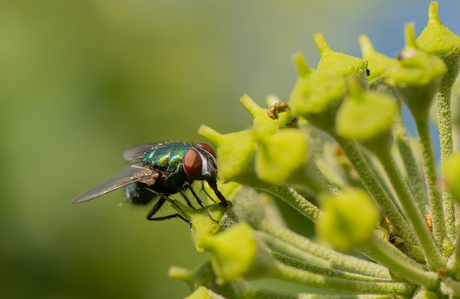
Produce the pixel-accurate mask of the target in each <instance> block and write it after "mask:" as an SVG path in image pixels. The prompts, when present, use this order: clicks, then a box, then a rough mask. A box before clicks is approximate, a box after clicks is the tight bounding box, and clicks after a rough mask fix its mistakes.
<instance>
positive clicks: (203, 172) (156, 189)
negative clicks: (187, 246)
mask: <svg viewBox="0 0 460 299" xmlns="http://www.w3.org/2000/svg"><path fill="white" fill-rule="evenodd" d="M123 157H124V158H125V159H126V160H128V161H131V162H134V163H133V164H131V165H130V166H129V167H127V168H126V169H124V170H122V171H121V172H119V173H117V174H115V175H114V176H112V177H110V178H108V179H107V180H105V181H103V182H102V183H100V184H98V185H97V186H95V187H93V188H92V189H90V190H88V191H86V192H85V193H83V194H81V195H80V196H78V197H77V198H75V199H74V200H72V203H80V202H85V201H88V200H91V199H94V198H97V197H99V196H102V195H104V194H106V193H109V192H112V191H115V190H117V189H120V188H123V187H125V196H126V198H127V199H128V200H129V201H130V202H132V203H134V204H138V205H147V204H149V203H150V202H151V201H152V200H153V199H155V198H159V199H158V201H157V202H156V203H155V205H154V206H153V207H152V209H151V210H150V211H149V213H148V214H147V220H154V221H155V220H164V219H170V218H174V217H179V218H181V219H182V220H184V221H186V222H188V223H189V224H190V227H192V223H191V221H190V218H189V217H188V216H187V214H186V213H185V212H184V211H183V210H182V209H181V208H180V207H179V206H178V205H177V204H176V203H175V201H174V200H172V199H170V198H169V197H168V196H169V195H171V194H175V193H181V194H182V195H183V193H182V192H183V191H186V190H187V189H190V191H191V192H192V194H193V196H194V197H195V199H196V201H197V202H198V204H199V205H200V206H201V207H202V208H203V209H204V210H205V211H206V213H207V215H208V216H209V218H211V219H212V220H213V221H215V222H217V221H216V220H215V219H213V218H212V217H211V215H210V214H209V212H208V211H207V210H206V208H205V207H204V206H203V203H202V201H201V199H200V198H199V197H198V195H197V194H196V193H195V191H194V190H193V188H192V187H191V185H192V183H193V182H194V181H196V180H199V181H206V182H207V183H208V184H209V186H210V187H211V188H212V189H213V190H214V193H215V194H216V196H217V198H219V200H220V201H221V202H220V204H221V205H222V206H224V207H227V206H228V201H227V199H225V197H224V196H223V195H222V193H221V192H220V191H219V190H218V189H217V161H216V155H215V153H214V150H213V149H212V147H210V146H209V145H207V144H206V143H196V144H191V143H187V142H179V141H171V142H163V143H150V144H142V145H139V146H135V147H133V148H130V149H127V150H126V151H125V152H124V153H123ZM184 198H185V199H186V201H187V204H188V205H189V206H191V207H192V208H193V206H192V205H191V203H190V201H189V200H188V199H187V197H186V196H185V195H184ZM166 201H168V202H170V203H171V204H173V205H175V206H176V207H177V208H178V209H179V210H180V211H181V212H182V214H183V216H182V215H180V214H173V215H168V216H163V217H153V216H154V215H155V213H156V212H158V210H159V209H160V208H161V206H162V205H163V204H164V203H165V202H166ZM184 216H185V218H184Z"/></svg>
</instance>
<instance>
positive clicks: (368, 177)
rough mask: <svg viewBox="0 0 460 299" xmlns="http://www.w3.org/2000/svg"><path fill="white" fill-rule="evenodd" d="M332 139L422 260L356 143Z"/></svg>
mask: <svg viewBox="0 0 460 299" xmlns="http://www.w3.org/2000/svg"><path fill="white" fill-rule="evenodd" d="M333 137H334V139H335V140H336V141H337V143H338V144H339V145H340V147H341V148H342V150H343V151H344V153H345V155H346V156H347V158H348V160H349V161H350V163H351V164H352V165H353V167H354V168H355V170H356V172H357V173H358V175H359V177H360V178H361V180H362V182H363V184H364V186H365V187H366V189H367V190H368V192H369V193H370V195H371V196H372V198H373V199H374V200H375V202H376V203H377V205H378V206H379V207H380V210H381V211H382V212H383V214H384V215H385V217H386V218H388V220H389V221H390V222H391V223H392V224H393V226H394V227H395V229H396V230H397V231H398V233H399V234H400V235H401V237H402V238H403V239H404V242H405V243H406V244H407V245H409V247H410V250H411V252H412V254H414V256H417V257H419V258H420V257H421V258H423V253H421V252H416V251H417V249H416V247H415V246H418V245H419V244H418V242H417V239H416V238H415V235H414V233H413V231H412V229H411V228H410V227H409V225H408V224H407V222H406V220H405V219H404V217H403V216H402V215H401V213H400V212H399V210H398V208H397V207H396V205H395V204H394V203H393V202H392V201H391V199H390V198H389V197H388V194H387V193H385V191H384V190H383V188H382V186H381V185H380V184H379V182H378V181H377V179H376V178H375V176H374V174H373V173H372V171H371V170H370V169H369V167H368V166H367V164H366V161H365V160H364V158H363V156H362V155H361V153H360V152H359V150H358V148H357V146H356V143H355V142H354V141H352V140H348V139H345V138H342V137H339V136H337V135H336V136H333ZM414 251H415V252H414Z"/></svg>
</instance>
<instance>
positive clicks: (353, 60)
mask: <svg viewBox="0 0 460 299" xmlns="http://www.w3.org/2000/svg"><path fill="white" fill-rule="evenodd" d="M313 38H314V39H315V43H316V46H317V47H318V50H319V53H320V54H321V59H320V61H319V63H318V70H323V71H327V72H330V73H334V74H338V75H341V76H342V77H344V78H349V77H356V78H357V79H358V81H359V83H360V85H361V88H362V89H364V90H367V89H368V87H369V86H368V83H367V63H366V61H364V60H362V59H361V58H358V57H353V56H350V55H346V54H343V53H339V52H334V51H333V50H332V49H331V48H330V47H329V45H328V44H327V43H326V40H325V39H324V36H323V34H322V33H316V34H314V35H313Z"/></svg>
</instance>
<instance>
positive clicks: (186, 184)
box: [183, 182, 219, 224]
mask: <svg viewBox="0 0 460 299" xmlns="http://www.w3.org/2000/svg"><path fill="white" fill-rule="evenodd" d="M183 188H184V189H185V188H189V189H190V191H192V194H193V196H194V197H195V198H196V201H197V202H198V204H199V205H200V207H202V208H203V210H204V211H205V212H206V214H207V215H208V217H209V218H210V219H211V220H212V221H214V222H215V223H217V224H218V223H219V221H217V220H216V219H214V218H212V216H211V214H209V212H208V210H207V209H206V208H205V207H204V206H203V202H202V201H201V199H200V198H199V197H198V195H196V193H195V191H194V190H193V188H192V186H190V184H189V183H188V182H185V183H184V187H183Z"/></svg>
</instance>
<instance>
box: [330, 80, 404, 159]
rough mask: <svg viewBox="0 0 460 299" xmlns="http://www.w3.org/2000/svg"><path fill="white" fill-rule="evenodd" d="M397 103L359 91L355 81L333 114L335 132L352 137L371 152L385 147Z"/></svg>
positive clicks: (387, 148) (378, 95)
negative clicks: (335, 114) (335, 116)
mask: <svg viewBox="0 0 460 299" xmlns="http://www.w3.org/2000/svg"><path fill="white" fill-rule="evenodd" d="M397 111H398V106H397V104H396V102H395V101H394V100H393V99H392V98H391V97H389V96H387V95H385V94H378V93H373V92H363V91H362V90H361V89H360V88H359V86H358V84H357V82H356V81H352V82H350V84H349V96H348V97H347V99H346V100H345V102H344V103H343V104H342V106H341V107H340V109H339V112H338V114H337V119H336V130H337V133H338V134H339V135H340V136H342V137H345V138H349V139H355V140H357V141H358V142H360V143H361V144H362V145H364V146H365V147H367V148H369V149H370V150H371V151H373V152H375V151H380V150H389V148H390V146H391V127H392V125H393V120H394V117H395V114H396V112H397Z"/></svg>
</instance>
